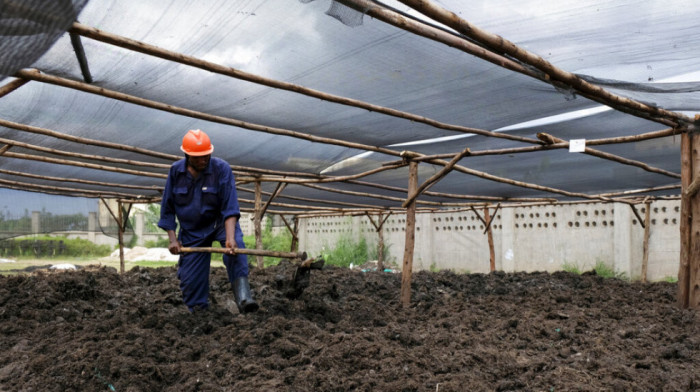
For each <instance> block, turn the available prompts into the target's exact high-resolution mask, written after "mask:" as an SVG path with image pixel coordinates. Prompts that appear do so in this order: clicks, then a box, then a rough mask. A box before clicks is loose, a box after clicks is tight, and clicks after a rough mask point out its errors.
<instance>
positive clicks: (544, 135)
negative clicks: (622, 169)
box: [537, 132, 681, 178]
mask: <svg viewBox="0 0 700 392" xmlns="http://www.w3.org/2000/svg"><path fill="white" fill-rule="evenodd" d="M537 138H538V139H540V140H542V141H544V142H545V143H548V144H553V143H561V144H565V145H566V147H568V146H569V142H568V141H566V140H564V139H560V138H558V137H556V136H552V135H550V134H548V133H544V132H540V133H538V134H537ZM584 153H585V154H588V155H591V156H594V157H598V158H603V159H607V160H609V161H613V162H617V163H622V164H624V165H630V166H636V167H639V168H641V169H644V170H646V171H648V172H651V173H657V174H663V175H665V176H669V177H673V178H681V175H680V174H678V173H674V172H671V171H668V170H664V169H659V168H657V167H653V166H649V165H647V164H646V163H644V162H640V161H635V160H633V159H627V158H623V157H621V156H618V155H614V154H610V153H607V152H603V151H599V150H596V149H593V148H590V147H585V149H584Z"/></svg>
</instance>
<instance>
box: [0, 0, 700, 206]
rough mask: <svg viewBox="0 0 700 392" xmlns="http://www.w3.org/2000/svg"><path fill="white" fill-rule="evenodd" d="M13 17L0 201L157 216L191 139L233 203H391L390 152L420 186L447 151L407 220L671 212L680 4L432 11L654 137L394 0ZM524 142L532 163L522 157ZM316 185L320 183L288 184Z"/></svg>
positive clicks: (690, 67) (50, 4)
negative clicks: (656, 204)
mask: <svg viewBox="0 0 700 392" xmlns="http://www.w3.org/2000/svg"><path fill="white" fill-rule="evenodd" d="M22 3H23V4H22V6H18V5H17V4H15V2H10V1H4V2H0V48H2V52H3V53H4V54H5V55H4V56H2V59H0V71H2V74H3V75H4V76H6V77H5V79H4V80H3V82H2V83H3V84H4V85H5V86H6V90H7V91H5V92H6V94H5V95H4V96H2V97H0V147H3V146H6V147H5V148H4V149H3V150H2V151H3V154H2V155H1V156H0V170H1V171H0V188H7V189H21V190H28V191H33V192H36V191H38V192H43V193H50V194H53V193H57V194H63V195H75V196H87V197H105V198H112V197H118V198H121V199H125V200H134V199H140V200H157V198H158V197H159V196H160V193H159V191H160V190H161V189H162V187H163V185H164V183H165V174H166V173H167V167H168V165H169V164H170V163H172V161H173V160H174V159H178V158H179V157H180V156H181V152H180V150H179V146H180V141H181V139H182V136H183V135H184V133H185V132H186V131H187V130H188V129H196V128H199V129H202V130H204V131H205V132H207V133H208V134H209V135H210V137H211V139H212V141H213V143H214V146H215V151H214V155H215V156H218V157H220V158H223V159H225V160H226V161H227V162H229V163H230V164H231V165H233V168H234V170H235V171H236V173H237V175H238V178H239V180H240V181H239V182H240V184H239V190H240V191H239V192H240V194H239V196H240V197H241V199H242V201H243V203H242V204H243V207H245V208H251V207H252V201H253V200H254V198H255V197H254V194H253V190H254V186H253V184H252V181H253V180H255V179H256V178H257V179H260V180H262V181H263V185H262V189H263V191H264V192H265V195H266V196H265V197H264V198H265V199H267V198H269V197H270V194H271V193H272V192H274V191H275V189H276V187H277V186H278V184H279V182H285V181H289V182H290V185H289V186H287V187H286V188H284V189H283V190H282V191H281V193H280V195H279V196H278V197H277V198H276V199H275V202H274V203H273V204H272V206H271V207H270V210H276V211H287V212H289V211H302V210H305V209H308V208H310V207H315V208H316V211H320V208H322V207H323V208H331V207H333V208H351V209H352V208H359V209H369V208H371V207H373V206H374V207H380V208H399V207H401V204H402V199H405V198H406V187H407V181H408V180H407V178H408V169H407V167H406V166H405V165H401V162H400V161H401V160H402V157H401V156H400V153H401V152H402V151H410V152H414V153H420V154H425V155H440V159H441V160H442V163H440V162H437V161H431V162H427V161H423V162H421V163H420V164H419V183H422V182H423V181H425V180H426V179H428V178H429V177H430V176H432V175H434V174H435V173H437V172H439V171H440V170H441V169H442V168H443V166H444V164H445V162H449V161H450V160H451V159H452V158H451V156H454V154H457V153H459V152H460V151H462V150H464V149H465V148H469V149H470V152H471V155H470V154H467V155H466V156H465V157H463V158H462V159H460V160H459V162H458V165H457V167H455V169H454V170H452V171H451V172H449V174H447V175H446V176H445V177H444V178H442V179H441V180H440V181H438V182H436V183H435V185H434V186H432V187H431V188H430V189H429V191H428V192H427V193H425V194H423V195H421V196H420V197H419V198H418V203H419V207H430V208H441V207H450V206H456V205H460V204H461V203H469V202H479V201H483V200H485V199H483V198H482V197H490V199H488V200H495V201H497V200H502V201H504V202H505V201H518V200H520V201H526V200H528V198H535V199H542V198H544V199H548V200H549V199H551V200H555V199H556V200H579V199H586V198H594V199H595V198H599V197H600V195H603V194H608V193H615V192H623V191H629V190H643V191H641V192H639V193H638V194H635V196H644V195H664V194H666V195H677V194H678V192H679V187H680V177H679V173H680V157H679V156H680V152H679V151H680V137H679V136H678V134H679V133H680V132H683V131H685V130H686V129H687V128H685V127H687V126H688V125H689V124H690V122H689V121H687V119H688V118H691V119H692V116H693V115H694V113H695V112H697V111H698V109H700V93H699V92H698V88H699V87H700V82H699V79H700V73H699V72H698V69H700V58H699V57H698V56H697V53H699V52H700V38H699V37H700V34H698V33H700V30H699V27H698V24H697V22H696V21H697V18H698V17H700V4H698V3H697V2H693V1H677V2H676V1H674V2H670V3H669V2H668V1H657V0H647V1H637V2H629V1H617V0H614V1H610V0H606V1H559V2H543V1H521V0H517V1H516V0H499V1H469V2H465V1H459V0H445V1H439V2H437V4H438V5H439V6H441V7H444V8H445V9H447V10H450V11H452V12H454V13H455V15H456V16H457V17H459V18H461V19H463V20H465V21H467V22H469V23H471V24H473V25H474V26H477V27H479V28H481V29H483V30H485V31H487V32H490V33H493V34H498V35H500V36H502V37H503V38H505V39H507V40H509V41H510V42H513V43H514V44H515V45H517V46H518V47H520V48H522V49H524V50H527V51H528V52H530V53H532V54H534V55H537V56H541V58H542V59H543V60H546V61H548V62H549V63H550V64H552V65H553V66H554V67H556V68H557V69H560V70H563V71H566V72H569V73H571V74H575V75H579V76H580V77H581V78H582V79H581V80H584V81H587V82H588V83H591V84H592V85H593V86H599V87H601V88H603V89H605V90H606V91H608V92H610V93H612V94H615V95H617V96H619V97H622V98H629V99H631V100H634V101H636V102H639V103H641V104H643V105H647V107H649V108H652V110H653V109H664V110H666V111H673V112H678V113H674V114H677V115H678V117H672V118H671V120H667V118H666V117H664V116H663V115H658V114H656V115H653V116H647V117H654V118H655V119H656V120H658V119H662V120H663V119H666V121H665V122H664V121H652V120H650V119H649V118H641V117H640V116H639V113H640V112H639V111H636V110H632V113H630V110H625V109H624V108H623V109H622V110H619V109H620V108H615V109H611V108H610V107H608V106H605V105H603V104H602V103H601V101H600V100H595V99H592V98H595V97H591V94H590V93H586V92H585V91H584V92H582V91H580V89H579V88H578V87H577V86H575V85H574V86H572V85H567V83H565V82H562V81H558V82H556V83H550V81H551V80H550V79H551V78H552V77H553V76H552V75H547V76H545V73H544V72H542V71H541V69H539V68H537V67H536V66H535V65H533V64H527V63H525V62H524V61H522V60H519V59H516V58H515V57H514V56H513V55H511V54H504V51H503V49H502V48H495V47H492V46H489V44H488V43H484V42H476V41H477V40H476V39H475V38H473V37H471V38H470V37H465V36H464V35H460V34H459V33H458V32H456V31H455V30H453V29H452V28H450V27H447V26H445V25H443V24H441V23H440V22H438V21H434V20H429V19H428V18H427V17H426V16H424V15H422V14H421V13H419V12H418V11H416V10H414V9H412V8H410V7H409V6H407V5H405V4H402V3H400V2H394V1H392V2H386V3H379V2H377V3H372V4H373V5H372V6H373V7H381V8H377V9H375V8H370V7H368V6H365V8H362V7H363V5H362V3H360V2H358V1H355V0H353V1H350V0H347V1H342V2H332V1H329V0H316V1H312V2H293V1H280V0H248V1H228V2H219V1H197V2H190V1H179V0H172V1H169V2H165V3H164V2H161V1H100V2H97V1H93V2H86V1H77V0H75V1H73V2H70V1H61V2H55V1H49V0H43V1H38V0H33V1H25V2H22ZM406 3H407V2H406ZM358 4H359V5H358ZM384 5H386V6H387V8H384ZM348 6H349V7H348ZM351 7H353V8H351ZM354 8H360V9H362V11H363V12H366V14H364V15H363V13H362V12H358V11H356V10H355V9H354ZM380 12H386V13H390V14H391V15H395V17H396V18H403V20H407V21H412V23H414V24H415V25H419V26H423V28H426V29H434V30H433V31H439V32H440V33H441V34H443V35H445V36H446V37H448V38H445V39H452V40H458V41H459V42H460V44H459V45H461V42H470V43H471V44H472V45H473V46H474V47H476V48H479V49H480V50H483V51H487V49H488V50H490V51H491V52H493V53H496V55H497V56H501V57H500V58H503V59H506V60H508V61H511V62H513V63H515V64H519V66H522V68H523V69H524V70H525V73H523V72H514V71H513V70H511V69H506V68H503V67H501V66H499V65H497V64H494V63H493V62H489V61H485V60H484V59H482V58H478V57H476V56H474V55H472V54H469V53H466V52H465V51H463V50H461V48H460V47H453V46H455V45H452V46H449V45H447V44H445V43H444V42H438V41H436V40H433V39H430V38H425V37H422V36H419V35H417V34H415V33H414V32H412V31H409V30H405V29H402V28H399V27H396V26H394V25H391V24H389V23H387V22H386V21H384V20H382V18H381V17H380V15H379V13H380ZM329 14H333V15H329ZM76 21H77V22H78V23H79V24H73V23H74V22H76ZM443 22H444V21H443ZM95 29H98V30H95ZM69 31H70V33H69ZM100 34H105V35H107V36H109V37H117V38H116V40H133V41H137V45H136V46H141V47H145V48H146V49H144V51H148V50H151V47H155V50H156V51H158V48H160V49H162V50H163V51H167V53H169V54H171V55H172V56H174V57H176V60H178V61H180V62H178V61H173V59H172V58H171V59H165V58H163V56H160V57H158V56H154V55H152V54H147V53H142V52H139V51H136V50H133V48H127V47H120V46H119V45H117V44H116V42H114V41H115V39H112V41H110V39H102V38H100V37H98V35H100ZM436 34H437V33H436ZM450 37H451V38H450ZM120 45H122V46H124V45H123V43H120ZM82 52H84V56H81V53H82ZM81 58H82V59H83V60H84V61H83V63H82V67H81V63H80V59H81ZM182 58H185V59H184V60H182ZM183 62H185V63H187V62H190V64H184V63H183ZM193 63H194V65H198V66H199V67H198V66H193ZM505 63H506V62H504V64H505ZM33 70H38V73H34V72H35V71H33ZM222 70H223V71H222ZM227 73H228V75H226V74H227ZM527 73H530V74H527ZM231 75H234V76H241V75H242V78H243V79H240V78H236V77H232V76H231ZM533 76H535V77H533ZM554 76H556V75H554ZM245 79H254V81H257V82H258V83H256V82H251V81H250V80H245ZM26 80H30V81H29V82H27V83H24V84H22V83H23V82H24V81H26ZM88 82H89V83H88ZM260 82H262V83H260ZM20 84H22V85H21V86H20V87H18V88H16V89H14V90H12V88H14V87H16V86H18V85H20ZM280 86H282V87H285V88H286V89H285V88H279V87H280ZM303 88H306V89H312V90H313V92H312V93H308V92H306V93H304V94H301V93H299V91H300V90H302V89H303ZM90 89H93V91H90ZM10 90H12V91H10ZM105 91H107V92H108V93H109V94H112V95H111V96H104V95H101V94H104V93H105ZM112 92H113V93H112ZM316 93H318V94H316ZM119 94H123V95H119ZM314 94H316V95H314ZM324 94H325V95H324ZM326 95H330V96H332V97H331V98H332V99H331V100H327V99H324V97H325V96H326ZM587 97H588V98H587ZM115 98H119V99H115ZM337 101H342V102H341V103H338V102H337ZM356 101H360V102H361V103H362V104H361V105H357V104H356ZM344 103H352V104H353V105H346V104H344ZM143 104H145V105H146V106H144V105H143ZM363 105H364V106H363ZM367 105H374V106H367ZM358 106H359V107H358ZM174 108H175V109H174ZM377 108H381V110H376V109H377ZM641 112H643V111H641ZM684 116H688V117H684ZM642 117H643V116H642ZM678 118H681V120H680V121H679V120H678ZM683 119H685V120H683ZM669 123H673V124H672V125H669ZM674 126H675V128H676V131H677V132H673V134H671V133H669V134H668V135H667V136H664V137H659V138H653V139H649V140H644V141H638V142H629V143H615V144H601V145H596V146H593V145H589V147H593V148H595V149H597V150H600V151H603V152H607V153H609V154H612V155H614V156H616V157H622V158H624V159H626V160H628V161H634V162H635V163H634V164H630V163H629V162H627V163H621V162H619V161H614V160H609V159H603V158H601V157H597V156H591V155H588V154H583V153H572V152H569V150H568V149H567V148H566V146H561V145H560V146H559V147H560V148H555V149H543V148H542V146H543V144H544V142H542V141H540V139H538V138H537V134H538V133H540V132H544V133H547V134H549V135H552V136H554V137H556V138H559V139H563V140H564V141H569V140H572V139H586V140H587V141H590V140H598V139H609V138H615V137H623V136H632V135H639V134H644V133H648V132H655V131H661V130H666V129H670V128H673V127H674ZM472 129H475V130H476V131H479V132H477V133H481V134H476V135H475V134H473V133H470V132H469V131H470V130H472ZM498 135H506V136H507V137H506V138H504V137H495V136H498ZM510 136H514V137H510ZM532 147H537V148H539V150H536V151H522V149H526V148H532ZM561 147H563V148H561ZM139 149H141V150H139ZM517 149H520V151H518V150H517ZM412 156H413V157H415V155H412ZM47 158H48V159H47ZM392 163H393V164H395V165H394V166H386V165H390V164H392ZM642 165H646V166H647V167H646V168H643V167H640V166H642ZM649 167H651V168H654V169H660V170H656V171H654V170H652V171H650V170H648V168H649ZM379 169H386V170H383V171H379ZM463 169H466V170H463ZM373 170H377V171H376V172H374V173H373V174H368V175H366V176H362V177H358V178H347V177H345V176H352V175H357V174H360V173H364V172H367V171H373ZM481 173H485V174H486V176H481V175H480V174H481ZM335 176H341V178H338V179H339V180H345V181H343V182H334V181H332V180H333V177H335ZM489 176H495V177H489ZM319 178H325V179H326V181H328V182H327V183H324V184H317V185H314V184H312V183H309V182H310V181H311V180H313V181H317V180H318V179H319ZM501 180H505V181H501ZM513 181H515V183H513ZM659 187H663V189H662V190H659V189H658V188H659ZM559 191H561V192H559ZM1 192H3V191H2V190H0V193H1Z"/></svg>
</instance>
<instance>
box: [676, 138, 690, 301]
mask: <svg viewBox="0 0 700 392" xmlns="http://www.w3.org/2000/svg"><path fill="white" fill-rule="evenodd" d="M692 139H693V135H692V134H691V133H684V134H682V135H681V185H682V191H681V218H680V224H679V226H680V237H681V251H680V263H679V266H678V305H679V306H680V307H681V308H687V307H688V306H689V305H690V298H689V297H688V295H689V292H690V257H691V249H690V248H691V229H692V217H691V197H690V196H689V195H688V193H687V192H686V190H687V189H688V186H689V185H690V183H691V182H692V180H693V153H692V142H693V140H692Z"/></svg>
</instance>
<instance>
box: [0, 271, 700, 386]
mask: <svg viewBox="0 0 700 392" xmlns="http://www.w3.org/2000/svg"><path fill="white" fill-rule="evenodd" d="M292 273H293V267H291V266H290V265H288V264H285V263H282V264H281V265H280V266H276V267H270V268H267V269H265V270H253V271H252V272H251V286H252V288H253V290H254V293H255V295H256V298H257V299H258V302H259V303H260V305H261V310H260V311H259V312H258V313H255V314H251V315H240V314H237V311H236V310H235V307H234V308H233V309H234V310H233V312H230V311H229V309H231V306H230V305H231V301H230V298H231V297H232V295H231V291H230V288H229V286H228V283H227V282H226V274H225V271H224V270H223V269H220V268H215V269H213V271H212V276H211V292H212V298H213V300H215V301H216V303H215V304H213V305H212V309H211V310H210V311H208V312H199V313H194V314H190V313H188V312H187V310H186V308H185V306H184V305H183V304H182V302H181V296H180V291H179V289H178V280H177V279H176V276H175V269H174V268H160V269H139V268H134V269H132V270H130V271H128V272H127V273H125V274H123V275H120V274H118V273H117V272H116V271H114V270H113V269H109V268H99V267H89V268H85V269H81V270H78V271H64V272H61V271H58V272H53V271H52V272H48V271H45V272H44V271H41V272H34V273H32V274H31V275H18V276H2V277H0V333H1V334H2V340H0V391H120V392H121V391H431V392H433V391H438V392H447V391H692V390H700V372H699V371H700V334H699V333H698V332H700V330H699V328H698V325H699V324H698V315H697V313H696V312H695V311H692V310H681V309H679V308H678V307H677V306H676V303H675V298H676V291H677V288H676V285H675V284H672V283H664V282H660V283H651V284H642V283H629V282H626V281H622V280H618V279H603V278H601V277H599V276H596V275H595V273H593V272H591V273H586V274H583V275H580V276H579V275H575V274H571V273H566V272H558V273H553V274H549V273H513V274H507V273H499V272H496V273H491V274H470V275H460V274H455V273H451V272H445V271H443V272H437V273H433V272H420V273H415V274H414V276H413V284H412V295H413V298H412V304H411V306H410V307H409V308H407V309H404V308H402V307H401V305H400V286H401V276H400V274H391V273H383V272H360V271H356V270H348V269H341V268H334V267H325V268H324V269H323V270H320V271H313V273H312V275H311V284H310V286H309V287H308V288H306V290H305V291H304V292H303V294H302V295H301V296H300V297H299V298H298V299H289V298H288V297H287V296H285V295H284V285H283V283H285V279H291V276H292Z"/></svg>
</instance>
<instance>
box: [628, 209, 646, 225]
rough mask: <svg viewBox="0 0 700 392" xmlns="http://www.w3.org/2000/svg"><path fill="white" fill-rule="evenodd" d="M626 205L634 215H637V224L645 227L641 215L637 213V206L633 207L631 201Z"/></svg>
mask: <svg viewBox="0 0 700 392" xmlns="http://www.w3.org/2000/svg"><path fill="white" fill-rule="evenodd" d="M628 205H629V206H630V208H631V209H632V212H633V213H634V216H636V217H637V221H639V224H640V225H641V226H642V228H645V227H646V226H645V225H644V219H642V216H641V215H639V211H637V207H635V206H634V204H632V203H628Z"/></svg>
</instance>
